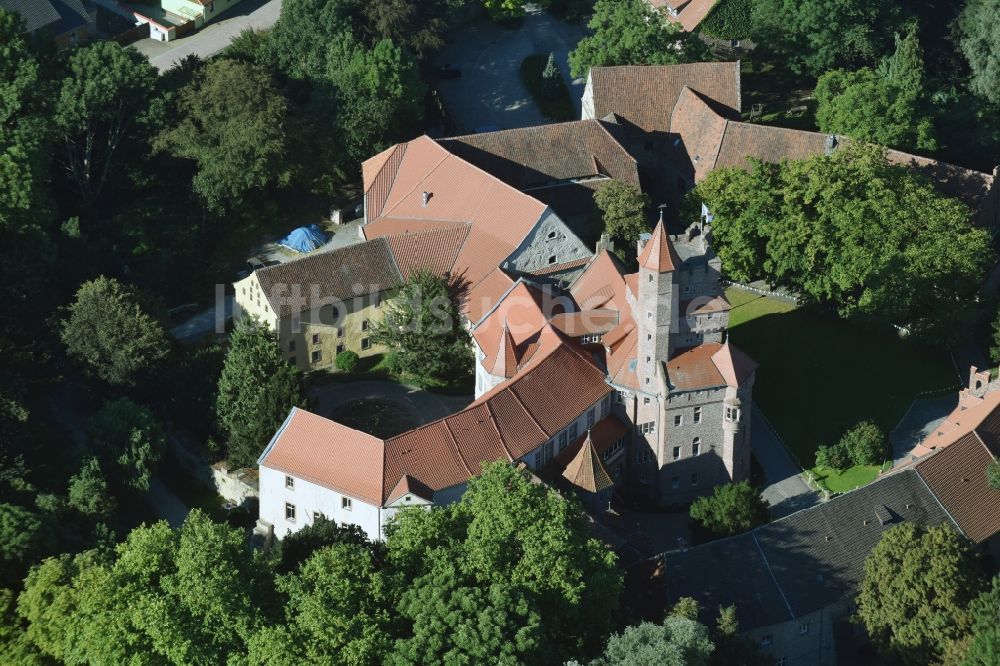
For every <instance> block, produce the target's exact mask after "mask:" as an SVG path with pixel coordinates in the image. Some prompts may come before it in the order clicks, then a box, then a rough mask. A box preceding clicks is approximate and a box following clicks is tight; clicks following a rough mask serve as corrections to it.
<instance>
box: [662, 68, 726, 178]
mask: <svg viewBox="0 0 1000 666" xmlns="http://www.w3.org/2000/svg"><path fill="white" fill-rule="evenodd" d="M670 131H671V133H673V134H677V135H678V136H679V137H680V140H681V145H680V146H677V148H681V149H683V150H684V153H685V155H686V156H687V159H688V161H689V163H690V164H691V166H692V167H693V168H694V174H693V175H694V182H696V183H699V182H701V180H702V179H703V178H704V177H705V176H707V175H708V173H709V172H710V171H711V170H712V169H714V168H715V164H716V161H717V160H718V157H719V150H720V149H721V148H722V137H723V135H725V133H726V119H725V118H723V117H722V116H720V115H719V114H717V113H715V112H714V111H713V110H712V109H711V108H710V107H709V105H708V104H707V103H706V102H705V100H704V99H702V98H701V97H700V96H699V95H698V94H697V93H695V92H694V91H692V90H691V89H690V88H688V87H687V86H684V90H682V91H681V95H680V97H679V98H678V100H677V105H676V106H675V107H674V112H673V114H672V115H671V116H670Z"/></svg>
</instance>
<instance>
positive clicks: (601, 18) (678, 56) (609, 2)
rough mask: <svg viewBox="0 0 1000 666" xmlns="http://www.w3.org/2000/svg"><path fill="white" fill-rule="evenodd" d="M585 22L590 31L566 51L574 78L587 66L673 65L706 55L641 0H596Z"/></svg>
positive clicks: (691, 37)
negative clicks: (588, 18)
mask: <svg viewBox="0 0 1000 666" xmlns="http://www.w3.org/2000/svg"><path fill="white" fill-rule="evenodd" d="M587 25H588V27H589V28H590V29H591V30H592V31H593V33H594V34H592V35H588V36H587V37H584V38H583V39H581V40H580V42H579V43H578V44H577V45H576V48H575V49H573V50H572V51H570V54H569V69H570V73H571V74H572V75H573V76H574V77H577V78H580V77H585V76H587V72H589V71H590V68H591V67H606V66H610V65H673V64H677V63H683V62H697V61H699V60H704V59H707V56H708V51H707V48H706V47H705V44H704V43H703V42H702V41H701V40H699V39H698V38H697V36H695V35H692V34H691V33H685V32H682V31H681V30H680V29H679V28H678V27H677V25H676V24H674V23H671V22H670V21H667V20H666V19H665V18H664V17H663V15H662V14H661V13H660V12H659V11H657V10H655V9H653V8H652V7H651V6H650V5H649V3H648V2H645V0H597V4H596V5H594V15H593V18H591V19H590V22H589V23H588V24H587Z"/></svg>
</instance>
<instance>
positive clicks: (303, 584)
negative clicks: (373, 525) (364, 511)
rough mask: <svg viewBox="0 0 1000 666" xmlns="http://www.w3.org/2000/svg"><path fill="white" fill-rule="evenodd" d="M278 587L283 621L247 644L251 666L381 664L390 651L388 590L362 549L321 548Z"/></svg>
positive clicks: (346, 546) (348, 546)
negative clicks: (274, 665) (283, 595)
mask: <svg viewBox="0 0 1000 666" xmlns="http://www.w3.org/2000/svg"><path fill="white" fill-rule="evenodd" d="M278 588H279V590H280V591H281V592H282V593H284V594H285V595H286V597H287V601H286V602H285V605H284V610H285V620H284V622H283V623H281V624H277V625H274V626H270V627H267V628H265V629H263V630H262V631H261V632H260V633H259V634H258V635H257V636H255V637H253V638H252V639H251V641H250V663H251V664H260V665H261V666H270V665H271V664H288V665H289V666H293V665H294V664H303V663H308V664H329V663H337V664H357V665H365V664H371V665H372V666H375V665H377V664H381V663H383V661H384V657H385V655H386V654H387V653H388V651H389V648H390V646H391V635H390V632H389V628H390V625H391V622H390V607H391V604H390V603H389V600H388V599H387V595H388V594H390V590H389V588H388V585H387V583H386V580H385V574H384V573H382V572H381V571H379V570H378V568H377V563H376V562H375V560H374V558H373V557H372V553H371V551H370V550H369V549H368V548H366V547H365V546H362V545H358V544H352V543H340V544H336V545H332V546H326V547H324V548H321V549H319V550H317V551H316V552H314V553H313V554H312V555H311V556H310V557H309V558H308V559H307V560H305V561H304V562H303V563H302V565H301V567H299V569H298V570H297V571H295V572H294V573H292V574H290V575H287V576H284V577H282V578H280V579H279V581H278Z"/></svg>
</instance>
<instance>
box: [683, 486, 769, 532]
mask: <svg viewBox="0 0 1000 666" xmlns="http://www.w3.org/2000/svg"><path fill="white" fill-rule="evenodd" d="M690 514H691V518H692V519H693V520H696V521H698V522H699V523H701V524H702V525H703V526H704V527H705V528H706V529H708V530H711V531H712V532H714V533H716V534H737V533H739V532H745V531H747V530H749V529H752V528H754V527H757V526H758V525H763V524H764V523H766V522H767V520H768V518H769V516H770V514H769V512H768V510H767V502H766V501H765V500H764V499H763V498H762V497H761V496H760V491H759V490H757V489H756V488H754V487H753V486H751V485H750V483H749V482H748V481H740V482H739V483H727V484H724V485H721V486H716V487H715V490H714V491H713V492H712V494H711V495H708V496H707V497H699V498H698V499H696V500H695V501H694V502H693V503H692V504H691V510H690Z"/></svg>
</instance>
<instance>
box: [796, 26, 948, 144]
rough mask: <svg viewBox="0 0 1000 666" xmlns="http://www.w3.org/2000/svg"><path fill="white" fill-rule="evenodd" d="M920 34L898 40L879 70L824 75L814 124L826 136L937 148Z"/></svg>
mask: <svg viewBox="0 0 1000 666" xmlns="http://www.w3.org/2000/svg"><path fill="white" fill-rule="evenodd" d="M925 85H926V84H925V82H924V63H923V50H922V49H921V47H920V42H919V40H918V35H917V30H916V28H915V27H912V28H911V29H910V30H909V31H908V33H907V34H906V36H905V37H902V38H900V37H899V36H898V35H897V37H896V52H895V54H894V55H893V56H892V57H891V58H887V59H885V60H883V61H882V63H881V65H880V66H879V67H878V68H875V69H873V68H869V67H864V68H862V69H859V70H857V71H854V72H847V71H844V70H841V69H837V70H833V71H830V72H826V73H825V74H823V75H822V76H820V77H819V81H818V82H817V83H816V101H817V103H818V106H817V108H816V123H817V124H818V125H819V128H820V130H821V131H823V132H826V133H827V134H846V135H847V136H850V137H853V138H855V139H859V140H861V141H868V142H871V143H877V144H881V145H883V146H890V147H893V148H902V149H918V150H934V149H935V148H937V139H936V137H935V130H934V121H933V119H932V118H931V114H930V113H929V105H928V100H927V91H926V90H925V87H924V86H925Z"/></svg>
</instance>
